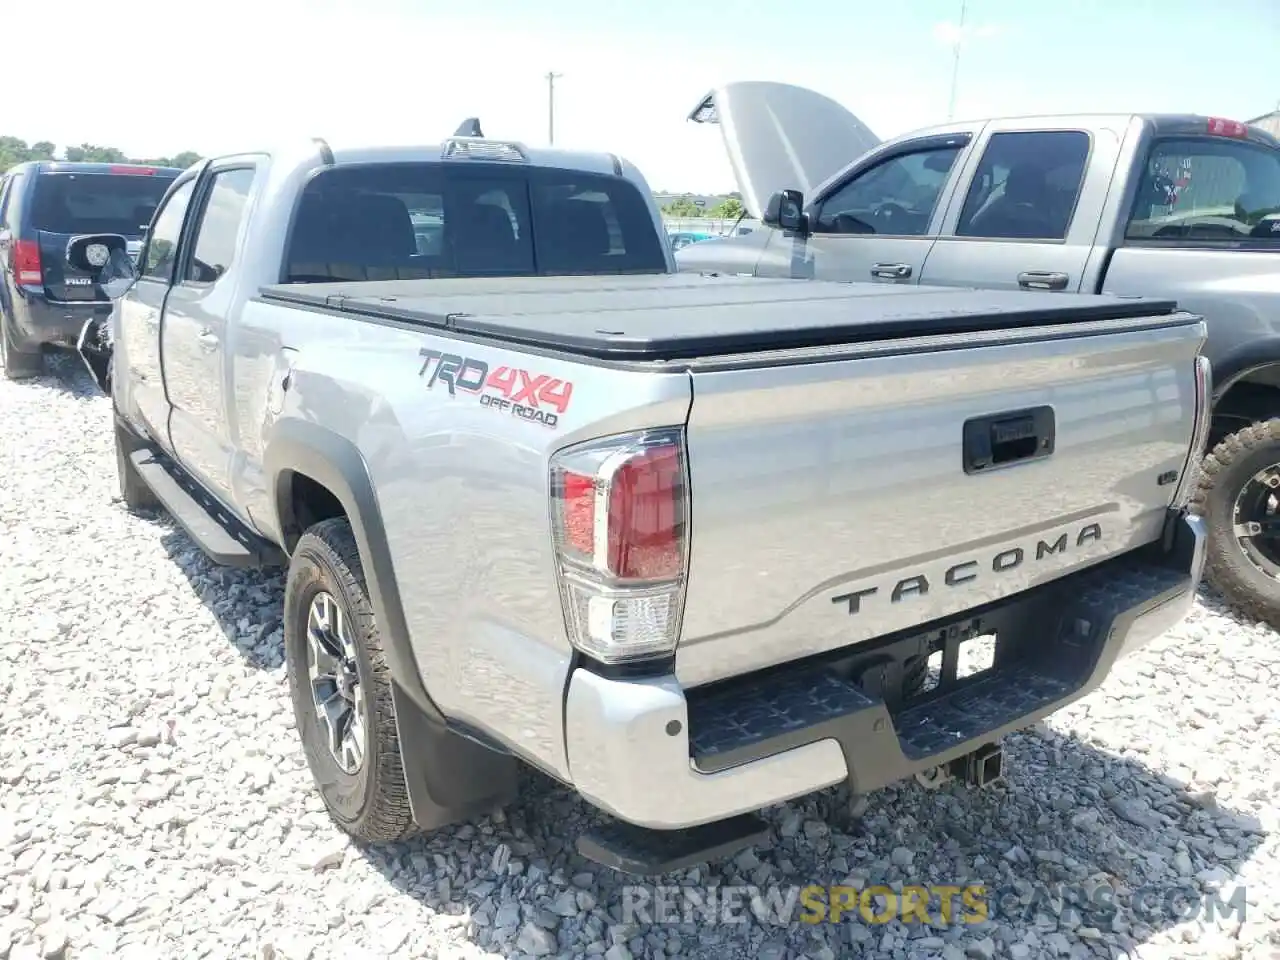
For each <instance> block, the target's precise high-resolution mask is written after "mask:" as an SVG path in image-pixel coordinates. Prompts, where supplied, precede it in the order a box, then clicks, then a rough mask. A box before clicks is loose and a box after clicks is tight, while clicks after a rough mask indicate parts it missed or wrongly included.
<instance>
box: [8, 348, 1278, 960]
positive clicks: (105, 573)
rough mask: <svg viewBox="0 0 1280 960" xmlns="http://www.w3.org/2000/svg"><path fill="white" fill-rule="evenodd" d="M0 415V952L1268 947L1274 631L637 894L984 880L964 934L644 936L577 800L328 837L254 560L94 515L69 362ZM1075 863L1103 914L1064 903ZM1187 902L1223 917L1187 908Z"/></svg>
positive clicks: (1203, 952) (1223, 625) (676, 929)
mask: <svg viewBox="0 0 1280 960" xmlns="http://www.w3.org/2000/svg"><path fill="white" fill-rule="evenodd" d="M0 412H2V414H3V420H2V423H0V432H2V433H3V437H4V444H3V451H4V456H3V462H0V476H3V481H2V482H0V640H3V641H6V642H2V643H0V660H2V661H3V667H0V695H2V700H0V784H2V786H0V958H5V957H8V958H9V960H27V958H35V957H58V956H66V957H95V956H114V957H147V958H155V957H175V958H176V957H181V958H184V960H185V958H195V957H255V958H306V957H312V958H322V957H324V958H327V957H343V958H355V957H365V956H378V957H395V958H400V957H441V958H445V957H475V956H490V955H499V956H506V957H511V956H521V955H530V956H548V955H563V956H580V955H583V954H586V955H603V956H604V957H606V958H607V960H626V958H627V957H641V956H655V957H656V956H662V955H664V954H665V955H670V956H695V957H698V956H700V957H717V958H732V957H761V958H771V960H776V958H782V957H798V956H808V957H813V958H827V960H830V958H834V957H836V956H867V957H896V958H914V957H943V958H948V960H955V958H989V957H1015V958H1029V957H1055V956H1057V957H1094V956H1097V957H1119V956H1140V957H1161V956H1167V957H1197V956H1212V957H1246V958H1257V957H1280V904H1277V903H1276V902H1274V901H1272V900H1271V899H1270V896H1271V891H1272V890H1275V889H1278V888H1277V881H1278V880H1280V852H1278V850H1277V813H1276V810H1275V807H1274V803H1273V799H1272V798H1273V797H1274V796H1275V795H1276V793H1277V787H1280V708H1278V707H1277V705H1276V703H1277V701H1276V694H1275V688H1276V684H1277V681H1280V643H1277V637H1276V635H1275V634H1274V633H1273V632H1272V631H1270V630H1269V629H1266V628H1264V627H1260V626H1255V625H1251V624H1247V623H1240V622H1239V621H1237V620H1234V619H1232V618H1231V617H1230V616H1228V615H1227V614H1226V613H1225V612H1224V611H1223V610H1222V609H1220V607H1219V606H1218V604H1217V601H1216V600H1214V599H1213V598H1212V597H1207V596H1206V597H1205V598H1204V599H1203V601H1202V603H1201V604H1200V606H1198V607H1197V609H1196V611H1195V613H1194V615H1193V616H1192V617H1191V618H1190V619H1189V620H1188V621H1187V622H1186V623H1185V624H1184V625H1183V626H1182V627H1181V628H1180V629H1179V630H1177V631H1176V632H1175V633H1173V634H1171V635H1169V636H1168V637H1166V638H1164V639H1162V640H1160V641H1157V642H1156V643H1155V644H1154V645H1153V646H1152V647H1150V648H1148V649H1147V650H1146V651H1143V652H1142V653H1141V654H1139V655H1137V656H1135V657H1133V658H1130V660H1128V661H1126V662H1125V663H1124V664H1123V665H1122V667H1121V668H1120V670H1119V671H1118V672H1117V673H1116V674H1115V675H1114V676H1113V677H1112V678H1111V679H1110V680H1109V681H1108V683H1107V684H1106V685H1105V687H1104V688H1103V689H1102V690H1100V691H1098V692H1096V693H1094V694H1093V695H1092V696H1090V697H1089V698H1087V699H1086V700H1084V701H1082V702H1080V703H1079V704H1077V705H1075V706H1074V707H1072V708H1070V709H1068V710H1066V711H1064V712H1062V713H1060V714H1058V715H1056V716H1055V717H1054V718H1052V720H1051V721H1050V722H1049V723H1048V724H1045V725H1041V726H1040V727H1038V728H1037V729H1035V730H1033V731H1031V732H1028V733H1026V734H1023V735H1019V736H1015V737H1012V738H1010V740H1009V741H1008V743H1007V744H1006V746H1007V750H1008V757H1007V759H1008V782H1007V784H1006V785H1004V786H1002V787H996V788H993V789H990V790H986V791H969V790H966V789H964V788H960V787H955V786H944V787H942V788H941V789H938V790H934V791H928V790H925V789H923V788H921V787H920V786H918V785H917V784H915V783H914V782H913V783H911V784H909V785H906V786H903V787H900V788H895V789H891V790H887V791H883V792H881V793H879V794H877V795H875V796H873V797H871V798H870V800H869V803H867V805H866V809H865V812H864V813H863V815H862V816H861V818H860V819H855V820H849V819H847V818H844V817H842V816H840V815H839V814H840V812H841V811H843V810H845V809H847V805H846V804H844V803H843V802H842V800H841V797H840V796H839V794H838V792H831V793H827V794H822V795H819V796H817V797H814V798H810V799H809V800H807V801H805V802H797V803H793V804H787V805H784V806H782V807H779V808H778V809H776V810H772V811H770V812H769V818H770V821H771V823H772V825H773V826H774V831H773V833H774V836H773V839H772V841H771V845H770V846H769V847H768V848H767V849H760V850H757V851H755V852H754V853H751V852H749V853H745V854H743V855H741V856H739V857H738V858H736V859H735V860H734V861H733V862H731V863H727V864H722V865H719V866H717V867H716V868H715V869H704V870H694V871H688V872H686V873H684V874H682V875H680V876H678V877H675V878H668V879H667V880H666V881H665V882H667V883H672V884H681V885H683V886H685V887H688V888H690V889H694V890H697V889H704V888H705V887H706V886H707V885H721V886H728V885H735V886H736V885H756V886H757V887H758V888H760V889H761V890H765V891H768V890H769V889H771V888H770V885H778V886H777V887H776V888H774V894H775V895H777V896H780V897H784V898H785V896H786V895H787V892H788V890H790V891H791V892H792V893H794V892H795V889H796V888H798V887H802V886H805V885H808V884H813V883H817V884H831V883H839V884H843V885H848V886H851V887H855V888H859V889H862V888H866V887H868V886H875V885H877V884H882V883H883V884H888V885H889V886H890V887H891V888H897V889H901V886H900V885H901V884H902V883H906V884H915V883H925V884H928V883H932V884H960V883H963V882H966V881H969V882H982V883H985V884H987V886H988V889H989V891H991V892H994V891H996V890H1000V891H1003V893H1002V894H1001V896H1000V897H999V898H997V899H996V901H995V903H994V905H993V907H992V911H991V913H990V915H989V917H988V919H987V920H985V921H984V922H980V923H969V924H960V923H953V924H951V925H950V926H947V925H945V924H943V923H941V921H940V920H939V919H938V911H937V910H936V909H935V910H933V911H932V912H931V916H932V917H933V918H934V921H935V922H934V923H933V924H932V925H925V924H921V923H915V922H913V923H909V924H903V923H901V922H898V921H893V922H891V923H887V924H879V925H877V924H868V923H863V922H859V921H857V920H848V919H846V920H845V921H844V922H842V923H840V924H816V925H814V924H804V923H800V922H795V917H796V916H797V915H798V913H793V914H790V915H789V916H790V917H791V919H792V922H790V923H785V924H784V923H776V922H773V921H776V920H778V919H779V918H780V916H781V914H780V913H779V912H778V911H773V912H771V911H770V910H769V909H767V906H768V901H761V902H759V903H757V905H756V907H755V908H754V909H746V910H738V911H736V912H735V911H732V910H729V911H728V912H725V911H723V910H722V911H721V912H720V913H719V914H718V916H719V918H720V921H721V922H716V923H710V922H703V918H704V917H705V916H706V915H705V914H702V913H698V912H694V913H693V914H691V915H689V916H688V917H687V918H686V919H688V920H689V921H690V922H681V921H682V917H681V915H680V912H679V910H678V909H677V911H676V914H675V915H674V916H672V915H670V914H668V915H667V916H665V917H664V916H653V915H651V916H649V917H648V919H651V920H657V921H665V922H653V923H645V922H643V921H644V920H645V919H646V917H645V916H644V915H643V914H636V915H633V914H625V913H624V912H623V904H624V901H625V898H627V897H630V900H629V902H631V903H636V902H641V903H644V902H645V901H644V900H643V898H642V899H641V900H640V901H637V900H636V899H635V897H636V896H642V895H645V894H648V895H653V894H656V892H657V891H655V890H654V889H652V888H645V889H644V890H643V891H640V893H639V894H638V893H636V892H635V891H632V892H630V893H628V892H626V891H623V890H622V888H621V879H620V878H619V877H617V876H615V875H611V874H610V873H609V872H608V871H604V870H601V869H597V868H595V867H593V866H592V865H591V864H589V863H587V862H585V861H583V860H581V859H579V858H578V857H576V855H574V854H572V853H571V848H572V840H573V838H574V836H575V835H576V827H577V825H578V824H579V823H580V822H581V821H583V820H584V819H585V818H587V816H588V815H589V813H588V811H587V809H586V808H585V806H584V805H583V804H582V803H581V802H579V801H577V800H575V799H574V798H572V797H571V796H569V795H567V794H566V793H564V792H563V791H562V790H560V789H558V788H555V787H551V786H548V785H546V784H544V783H542V782H541V781H538V780H533V781H531V784H530V791H529V793H528V795H527V798H526V799H525V800H524V801H523V802H522V805H521V806H520V807H519V808H514V809H511V810H509V811H507V812H506V813H505V814H504V815H503V816H501V817H496V818H493V819H490V820H488V821H485V822H480V823H476V824H474V825H469V826H464V827H461V828H459V829H454V830H450V831H446V832H444V833H442V834H440V835H437V836H435V837H433V838H431V839H429V840H424V841H417V842H414V843H411V844H408V845H403V846H397V847H390V848H379V849H374V850H366V851H361V850H358V849H356V848H354V847H352V846H349V845H348V844H347V843H346V842H345V841H344V840H343V839H342V837H341V835H340V834H339V833H338V831H337V830H336V829H335V828H334V827H333V826H332V825H331V824H330V823H329V822H328V820H327V818H326V817H325V815H324V813H323V811H322V809H321V806H320V804H319V801H318V799H317V797H316V795H315V793H314V792H313V790H312V787H311V781H310V778H309V776H308V774H307V772H306V768H305V766H304V761H303V758H302V752H301V749H300V747H299V744H298V741H297V737H296V735H295V733H294V731H293V727H292V717H291V713H290V708H289V700H288V693H287V684H286V680H285V676H284V671H283V668H282V666H281V648H280V600H281V594H282V581H281V579H280V578H278V577H265V576H262V575H259V574H254V573H242V572H235V571H226V570H218V569H216V568H213V567H211V566H210V565H209V564H208V563H206V562H205V560H204V559H203V557H202V556H200V555H199V554H198V553H197V552H196V550H195V549H194V548H193V546H192V545H191V544H190V542H189V541H188V540H187V539H186V538H185V537H184V536H182V535H181V534H179V533H177V532H175V531H174V530H173V528H172V527H171V526H170V525H169V524H168V522H167V521H165V520H148V519H141V518H136V517H131V516H129V515H128V514H127V513H126V512H125V511H124V510H123V508H122V507H121V506H120V505H119V504H117V503H113V502H112V498H113V496H114V492H115V486H114V485H115V472H114V465H113V463H112V452H111V438H110V432H109V430H108V415H109V403H108V401H107V400H106V399H105V398H102V397H101V396H96V395H94V391H93V387H92V386H91V385H90V384H89V382H88V379H87V377H85V376H84V375H83V373H82V372H81V371H80V370H79V368H78V365H76V364H74V363H71V362H70V360H69V358H68V359H67V360H64V361H63V362H61V363H60V364H59V365H58V367H57V373H56V375H55V376H50V377H47V378H44V379H41V380H37V381H29V382H26V383H8V382H4V381H0ZM1096 882H1102V883H1106V884H1109V887H1107V888H1104V889H1111V890H1115V891H1117V892H1118V895H1119V899H1118V901H1117V902H1118V903H1119V904H1120V906H1119V908H1118V909H1115V910H1111V911H1107V910H1102V909H1095V907H1096V906H1097V904H1098V903H1099V902H1100V901H1098V900H1096V899H1094V900H1092V901H1090V902H1089V903H1083V904H1077V905H1075V906H1073V905H1072V897H1071V893H1072V891H1075V890H1077V889H1078V888H1079V887H1080V885H1082V884H1086V883H1096ZM1139 890H1145V891H1147V892H1148V893H1149V894H1153V895H1154V898H1153V899H1151V898H1149V899H1147V900H1145V901H1143V902H1144V903H1145V907H1142V906H1141V905H1139V906H1134V905H1133V903H1132V902H1131V900H1133V899H1136V898H1131V897H1128V896H1127V893H1128V892H1131V891H1139ZM1180 890H1181V891H1183V897H1184V899H1183V902H1182V903H1181V909H1180V910H1179V909H1175V907H1177V906H1178V904H1176V903H1173V901H1172V900H1171V899H1170V897H1171V895H1172V894H1174V893H1176V892H1177V891H1180ZM1210 890H1217V891H1219V892H1218V896H1219V897H1221V898H1223V899H1227V900H1230V899H1231V897H1232V896H1235V895H1238V894H1240V893H1243V895H1244V900H1245V901H1247V902H1246V903H1245V908H1244V910H1243V916H1241V913H1240V912H1238V911H1232V910H1228V911H1222V910H1218V911H1216V912H1215V913H1214V915H1213V916H1208V915H1207V914H1206V913H1205V912H1204V910H1203V909H1202V908H1200V907H1198V905H1197V902H1196V900H1195V897H1197V896H1199V895H1200V894H1201V893H1203V892H1205V891H1210ZM1055 894H1058V895H1061V898H1060V899H1055V898H1054V895H1055ZM1188 894H1190V895H1191V896H1190V899H1189V900H1188V899H1187V896H1188ZM679 902H683V903H686V904H687V903H688V902H689V901H688V900H687V899H686V900H684V901H679ZM724 902H728V903H730V904H732V901H722V906H723V903H724ZM785 902H786V901H785V899H784V900H783V901H782V903H785ZM1241 902H1242V901H1240V900H1237V901H1236V903H1237V904H1239V903H1241ZM1090 903H1092V904H1093V905H1094V906H1092V907H1091V906H1090ZM1170 903H1173V907H1168V906H1167V905H1168V904H1170ZM774 906H775V907H776V906H778V903H777V902H775V903H774ZM796 909H797V911H798V910H799V909H800V908H796ZM855 916H856V915H855Z"/></svg>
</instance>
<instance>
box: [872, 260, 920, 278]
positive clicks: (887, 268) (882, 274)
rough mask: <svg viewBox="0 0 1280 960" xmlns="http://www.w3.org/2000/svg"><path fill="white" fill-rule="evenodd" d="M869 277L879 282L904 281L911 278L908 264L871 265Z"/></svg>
mask: <svg viewBox="0 0 1280 960" xmlns="http://www.w3.org/2000/svg"><path fill="white" fill-rule="evenodd" d="M871 275H872V276H873V277H876V278H877V279H879V280H905V279H906V278H907V277H909V276H911V264H909V263H873V264H872V265H871Z"/></svg>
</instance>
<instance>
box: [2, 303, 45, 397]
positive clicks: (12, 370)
mask: <svg viewBox="0 0 1280 960" xmlns="http://www.w3.org/2000/svg"><path fill="white" fill-rule="evenodd" d="M0 366H2V367H3V368H4V378H5V379H6V380H30V379H31V378H32V377H38V376H40V374H42V373H44V354H43V353H41V352H40V350H39V348H37V349H36V350H35V351H34V352H32V351H30V350H19V349H18V344H17V337H16V335H15V334H14V332H13V324H12V323H10V322H9V320H8V319H7V318H6V317H5V315H4V313H3V312H0Z"/></svg>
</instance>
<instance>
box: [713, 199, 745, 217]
mask: <svg viewBox="0 0 1280 960" xmlns="http://www.w3.org/2000/svg"><path fill="white" fill-rule="evenodd" d="M744 212H745V211H744V210H743V207H742V201H741V200H739V199H737V198H736V197H728V198H727V199H725V200H721V201H720V202H719V203H717V204H716V205H715V206H714V207H712V208H711V210H710V211H709V212H708V213H707V216H708V217H714V218H716V219H717V220H736V219H738V217H740V216H742V214H743V213H744Z"/></svg>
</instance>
